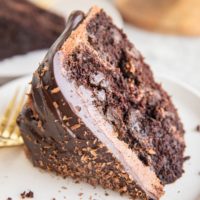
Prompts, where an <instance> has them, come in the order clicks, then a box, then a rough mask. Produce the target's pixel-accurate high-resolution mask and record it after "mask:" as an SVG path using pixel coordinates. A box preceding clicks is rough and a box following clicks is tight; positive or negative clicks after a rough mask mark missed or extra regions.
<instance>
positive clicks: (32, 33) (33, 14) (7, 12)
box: [0, 0, 65, 60]
mask: <svg viewBox="0 0 200 200" xmlns="http://www.w3.org/2000/svg"><path fill="white" fill-rule="evenodd" d="M64 27H65V20H64V18H63V17H61V16H58V15H56V14H54V13H51V12H50V11H47V10H44V9H42V8H39V7H37V6H36V5H34V4H32V3H30V2H29V1H26V0H0V49H1V51H0V60H2V59H4V58H8V57H11V56H14V55H18V54H24V53H27V52H29V51H33V50H38V49H45V48H49V47H50V46H51V45H52V44H53V42H54V41H55V40H56V38H57V37H58V36H59V35H60V34H61V33H62V31H63V30H64Z"/></svg>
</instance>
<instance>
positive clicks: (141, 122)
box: [18, 7, 185, 200]
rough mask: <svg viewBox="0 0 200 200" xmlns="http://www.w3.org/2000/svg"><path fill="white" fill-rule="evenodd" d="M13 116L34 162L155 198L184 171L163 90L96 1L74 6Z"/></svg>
mask: <svg viewBox="0 0 200 200" xmlns="http://www.w3.org/2000/svg"><path fill="white" fill-rule="evenodd" d="M18 124H19V127H20V129H21V132H22V136H23V139H24V142H25V145H26V148H27V150H28V154H29V156H30V158H31V159H32V161H33V164H34V165H35V166H38V167H41V168H43V169H47V170H50V171H54V172H56V173H58V174H60V175H61V176H63V177H67V176H70V177H72V178H75V179H79V180H81V181H86V182H88V183H90V184H92V185H102V186H103V187H104V188H108V189H112V190H115V191H118V192H120V193H122V194H123V193H126V194H128V195H129V196H130V197H131V198H132V199H142V200H147V199H148V200H150V199H151V200H158V199H160V197H161V196H162V195H163V193H164V190H163V186H164V185H165V184H168V183H172V182H174V181H175V180H176V179H178V178H179V177H181V175H182V173H183V162H184V158H183V152H184V149H185V143H184V130H183V126H182V123H181V122H180V119H179V117H178V114H177V111H176V109H175V107H174V106H173V104H172V102H171V99H170V97H169V96H168V94H167V93H166V92H165V91H164V90H163V89H162V87H161V86H160V85H159V84H157V83H156V82H155V81H154V78H153V75H152V72H151V70H150V68H149V66H148V65H147V64H146V63H145V62H144V59H143V57H142V56H141V54H140V53H139V52H138V51H137V50H136V49H135V47H134V46H133V44H131V43H130V42H129V41H128V39H127V36H126V35H125V34H124V33H123V31H122V30H120V29H118V28H117V27H116V26H115V25H114V24H113V22H112V20H111V18H110V17H109V16H107V14H106V13H105V12H104V11H103V10H102V9H100V8H97V7H93V8H92V9H91V10H90V11H89V12H88V13H87V14H84V13H82V12H80V11H76V12H74V13H73V14H72V15H71V16H70V17H69V20H68V23H67V26H66V29H65V31H64V32H63V34H62V35H61V36H60V37H59V38H58V39H57V40H56V42H55V43H54V45H53V46H52V47H51V48H50V50H49V52H48V53H47V55H46V57H45V58H44V60H43V62H42V63H41V65H40V66H39V68H38V70H37V71H36V72H35V73H34V75H33V79H32V88H31V92H30V95H29V98H28V102H27V103H26V105H25V106H24V108H23V110H22V112H21V114H20V116H19V117H18Z"/></svg>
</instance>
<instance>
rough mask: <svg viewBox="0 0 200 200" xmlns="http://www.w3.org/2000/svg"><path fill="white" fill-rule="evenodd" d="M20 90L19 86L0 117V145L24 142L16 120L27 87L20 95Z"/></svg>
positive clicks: (16, 144)
mask: <svg viewBox="0 0 200 200" xmlns="http://www.w3.org/2000/svg"><path fill="white" fill-rule="evenodd" d="M19 91H20V90H19V88H17V89H16V91H15V94H14V96H13V97H12V99H11V100H10V102H9V103H8V106H7V107H6V109H5V112H4V114H3V116H2V117H1V118H0V147H9V146H18V145H22V144H23V143H24V142H23V139H22V136H21V134H20V131H19V128H18V126H17V123H16V120H17V116H18V114H19V112H20V111H21V109H22V106H23V104H24V101H25V96H26V95H25V94H26V91H27V90H26V89H25V90H24V92H23V94H22V95H19Z"/></svg>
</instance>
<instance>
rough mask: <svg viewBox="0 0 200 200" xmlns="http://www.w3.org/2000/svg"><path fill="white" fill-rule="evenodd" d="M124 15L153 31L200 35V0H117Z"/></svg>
mask: <svg viewBox="0 0 200 200" xmlns="http://www.w3.org/2000/svg"><path fill="white" fill-rule="evenodd" d="M116 5H117V7H118V8H119V10H120V11H121V13H122V15H123V17H124V19H125V20H127V21H128V22H131V23H133V24H134V25H136V26H139V27H141V28H145V29H148V30H151V31H158V32H162V33H170V34H177V35H178V34H179V35H193V36H198V35H200V26H198V23H199V20H200V1H199V0H190V1H188V0H116Z"/></svg>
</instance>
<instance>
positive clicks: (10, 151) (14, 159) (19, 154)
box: [0, 77, 200, 200]
mask: <svg viewBox="0 0 200 200" xmlns="http://www.w3.org/2000/svg"><path fill="white" fill-rule="evenodd" d="M30 80H31V77H25V78H22V79H19V80H16V81H13V82H12V83H9V84H7V85H5V86H4V87H2V88H0V94H1V101H0V111H1V112H2V111H3V108H5V106H6V104H7V102H8V101H9V99H10V98H11V96H12V95H13V93H14V90H15V89H16V87H18V86H21V87H22V88H23V87H25V86H26V85H27V83H28V82H29V81H30ZM158 80H159V81H160V82H162V84H163V86H164V88H165V89H166V90H167V91H168V92H169V94H170V95H172V98H173V101H174V103H175V105H176V107H177V108H178V111H179V114H180V116H181V118H182V121H183V123H184V126H185V130H186V135H185V138H186V143H187V148H186V152H185V155H189V156H191V159H190V160H189V161H187V162H185V164H184V169H185V173H184V174H183V176H182V177H181V178H180V179H179V180H177V181H176V182H175V183H173V184H171V185H168V186H167V187H166V188H165V191H166V194H165V196H164V197H163V198H162V200H199V198H200V176H199V175H198V173H199V172H200V156H199V146H200V134H198V133H196V132H195V127H196V126H197V124H199V123H200V94H198V93H197V92H195V91H194V90H193V89H192V88H190V87H188V86H185V85H184V84H180V83H178V82H176V81H173V80H170V79H168V78H159V79H158ZM0 163H1V164H0V199H1V200H4V199H5V200H6V199H7V198H8V197H12V198H13V199H14V200H18V199H20V193H22V192H23V191H28V190H32V191H33V192H34V196H35V198H34V200H51V199H52V198H53V197H55V198H56V200H64V199H65V197H66V199H67V200H72V199H73V200H80V199H82V200H89V199H90V197H91V199H93V200H94V199H96V200H113V199H116V200H127V199H128V197H125V196H124V197H121V196H120V195H119V194H118V193H115V192H112V191H107V192H108V193H109V196H106V195H105V190H103V189H102V188H101V187H97V188H96V189H95V188H93V187H92V186H90V185H88V184H85V183H79V184H75V183H74V181H73V180H71V179H70V178H67V179H63V178H61V177H58V176H56V175H54V174H53V173H48V172H45V171H42V170H40V169H38V168H35V167H33V166H32V164H31V162H30V161H29V160H28V159H27V157H26V156H25V154H24V151H23V148H22V147H18V148H4V149H0ZM63 187H67V189H64V188H63ZM80 193H83V195H82V196H79V195H80Z"/></svg>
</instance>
